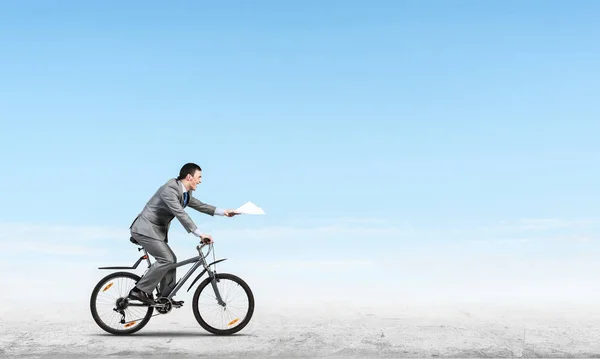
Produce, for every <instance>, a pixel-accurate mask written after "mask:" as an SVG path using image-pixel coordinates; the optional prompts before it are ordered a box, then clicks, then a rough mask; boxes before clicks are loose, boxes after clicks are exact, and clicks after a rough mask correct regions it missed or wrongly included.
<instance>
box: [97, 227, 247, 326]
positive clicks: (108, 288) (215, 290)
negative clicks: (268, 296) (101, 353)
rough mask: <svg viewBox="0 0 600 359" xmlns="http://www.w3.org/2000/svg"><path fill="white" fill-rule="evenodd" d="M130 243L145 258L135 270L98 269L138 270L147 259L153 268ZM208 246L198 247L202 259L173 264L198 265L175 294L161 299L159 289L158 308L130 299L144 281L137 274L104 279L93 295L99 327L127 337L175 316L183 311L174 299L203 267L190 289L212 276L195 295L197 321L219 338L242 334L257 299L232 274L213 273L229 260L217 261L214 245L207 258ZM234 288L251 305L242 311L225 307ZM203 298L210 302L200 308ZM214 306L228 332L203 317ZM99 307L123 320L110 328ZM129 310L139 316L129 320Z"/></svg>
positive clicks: (132, 240)
mask: <svg viewBox="0 0 600 359" xmlns="http://www.w3.org/2000/svg"><path fill="white" fill-rule="evenodd" d="M130 241H131V242H132V243H133V244H135V245H137V246H139V248H138V251H144V255H143V256H141V257H140V258H139V259H138V260H137V261H136V262H135V263H134V265H133V266H131V267H120V266H117V267H98V269H136V268H137V267H138V265H139V264H140V263H141V262H142V261H143V260H144V259H145V260H146V261H147V263H148V267H150V265H152V262H151V261H150V257H149V256H148V252H147V251H146V250H145V249H144V248H143V247H142V246H141V245H140V244H139V243H138V242H137V241H136V240H135V239H134V238H133V237H131V238H130ZM204 246H206V244H202V245H197V246H196V249H197V250H198V256H196V257H192V258H189V259H186V260H184V261H180V262H177V263H174V264H173V267H175V268H177V267H181V266H184V265H187V264H191V263H194V265H193V266H192V267H191V268H190V269H189V270H188V272H187V273H186V274H185V275H184V276H183V277H182V278H180V279H179V280H178V281H177V284H176V285H175V288H174V289H173V290H172V291H171V293H169V295H168V296H166V297H163V296H161V295H160V292H159V288H158V286H157V287H156V288H155V290H156V298H157V299H156V300H155V304H147V303H142V302H138V301H135V300H130V299H128V298H127V296H128V294H129V291H130V290H131V289H132V288H133V286H134V285H135V284H136V283H137V282H138V281H139V280H140V279H141V277H140V276H138V275H136V274H135V273H131V272H127V271H119V272H115V273H111V274H109V275H107V276H105V277H104V278H102V279H101V280H100V281H99V282H98V284H96V286H95V287H94V289H93V290H92V295H91V297H90V310H91V312H92V317H93V318H94V321H95V322H96V324H98V326H99V327H100V328H102V329H103V330H104V331H106V332H108V333H111V334H115V335H127V334H133V333H135V332H137V331H139V330H140V329H142V328H143V327H144V326H146V324H148V322H149V321H150V318H152V317H154V316H157V315H161V314H162V315H165V314H168V313H170V312H171V310H173V308H179V307H180V306H179V305H177V304H176V303H173V300H172V298H173V296H175V294H177V292H178V291H179V289H181V287H183V284H184V283H185V282H186V281H187V280H188V279H189V278H190V277H191V275H192V274H193V273H194V272H195V271H196V270H197V269H198V268H199V267H200V266H202V267H204V269H203V270H202V272H200V274H199V275H198V276H197V277H196V278H195V279H194V281H193V282H192V284H190V286H189V288H188V290H187V291H188V292H189V291H190V289H192V286H193V285H194V284H195V283H196V282H197V281H198V280H199V279H200V278H202V276H203V275H204V273H208V278H206V279H204V281H202V282H201V283H200V284H199V285H198V287H197V288H196V291H195V293H194V297H193V299H192V310H193V313H194V316H195V318H196V321H197V322H198V324H200V326H201V327H202V328H204V329H205V330H206V331H208V332H209V333H212V334H215V335H231V334H234V333H237V332H239V331H240V330H242V329H243V328H244V327H245V326H246V325H247V324H248V323H249V322H250V319H251V318H252V315H253V313H254V295H253V293H252V291H251V289H250V287H249V286H248V284H247V283H246V282H245V281H244V280H242V279H241V278H239V277H238V276H235V275H233V274H229V273H217V272H216V267H215V269H214V270H213V269H211V266H215V264H217V263H219V262H222V261H224V260H226V259H225V258H224V259H219V260H214V250H213V244H210V247H209V250H208V252H207V253H206V255H204V254H203V252H202V248H203V247H204ZM211 251H212V252H213V262H211V263H208V264H207V261H206V257H207V256H208V255H209V253H210V252H211ZM123 279H124V280H125V281H128V282H130V283H129V284H125V285H124V284H122V283H121V280H123ZM225 281H231V282H233V283H232V284H231V285H228V286H224V285H223V283H224V282H225ZM209 284H210V288H212V292H211V291H210V289H209ZM234 285H235V288H236V289H237V288H241V289H242V291H241V292H240V293H241V294H239V295H238V296H242V298H241V299H242V300H245V301H247V304H246V306H243V307H238V306H237V305H232V304H231V303H229V304H227V303H225V301H226V300H228V299H231V297H232V295H230V294H227V293H226V292H225V288H233V287H234ZM115 292H118V293H115ZM153 293H154V291H153ZM104 295H111V296H112V298H111V299H107V298H104ZM203 295H206V296H208V297H209V299H210V301H206V300H205V301H204V302H203V303H202V304H200V300H201V296H203ZM224 298H225V300H224ZM99 299H103V301H101V302H100V303H98V300H99ZM211 302H212V304H215V303H216V305H217V310H215V311H214V312H215V313H213V314H219V313H218V312H219V311H221V315H220V318H221V319H225V322H227V323H226V325H224V328H219V327H216V326H215V324H212V323H211V324H209V321H208V320H207V319H208V318H207V315H206V314H205V315H204V316H203V315H202V313H200V311H201V310H203V309H205V308H206V307H208V306H209V305H210V303H211ZM98 304H107V305H109V306H110V307H112V309H110V310H108V313H109V314H110V315H111V316H114V315H115V313H118V314H117V315H120V319H119V318H118V317H117V321H116V325H115V327H113V326H111V325H109V324H112V323H113V322H114V320H110V321H109V323H106V322H105V321H103V320H101V318H100V313H102V314H104V311H101V310H99V308H98V306H99V305H98ZM144 308H146V309H144ZM237 308H246V309H242V310H241V311H242V312H243V313H241V314H243V315H237V313H235V310H237ZM154 309H156V311H157V312H158V314H154V315H153V312H154ZM232 309H234V310H232ZM128 310H130V311H132V312H136V313H133V318H134V319H129V318H126V315H125V313H126V312H128ZM144 311H145V313H144ZM128 313H129V312H128ZM216 316H217V315H215V317H216ZM130 318H131V317H130ZM113 319H114V317H113ZM213 319H214V318H213ZM217 319H218V318H217Z"/></svg>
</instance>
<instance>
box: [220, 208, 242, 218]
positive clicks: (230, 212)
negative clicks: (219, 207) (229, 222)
mask: <svg viewBox="0 0 600 359" xmlns="http://www.w3.org/2000/svg"><path fill="white" fill-rule="evenodd" d="M238 214H240V213H237V212H236V211H235V209H226V210H225V211H224V212H223V215H225V216H226V217H233V216H236V215H238Z"/></svg>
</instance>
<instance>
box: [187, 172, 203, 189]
mask: <svg viewBox="0 0 600 359" xmlns="http://www.w3.org/2000/svg"><path fill="white" fill-rule="evenodd" d="M188 180H189V181H190V189H191V190H192V191H195V190H196V187H197V186H198V184H200V183H201V182H202V171H196V173H194V176H190V175H188Z"/></svg>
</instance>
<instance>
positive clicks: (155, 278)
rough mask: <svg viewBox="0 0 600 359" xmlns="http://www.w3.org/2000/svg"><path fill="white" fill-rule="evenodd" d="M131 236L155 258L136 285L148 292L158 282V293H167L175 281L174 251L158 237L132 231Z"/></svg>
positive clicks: (173, 286) (164, 294)
mask: <svg viewBox="0 0 600 359" xmlns="http://www.w3.org/2000/svg"><path fill="white" fill-rule="evenodd" d="M131 236H132V237H133V238H134V239H135V240H136V241H138V243H139V244H140V245H141V246H142V247H144V249H145V250H146V251H148V254H150V255H152V256H153V257H154V258H155V259H156V260H155V261H154V263H152V265H151V266H150V268H149V269H148V271H147V272H146V274H144V275H143V276H142V278H141V279H140V280H139V281H138V283H137V285H136V287H138V288H139V289H140V290H142V291H144V292H146V293H148V294H150V293H152V291H153V290H154V288H156V286H157V285H158V283H159V282H160V287H159V291H160V295H161V296H163V297H164V296H167V295H169V293H171V291H172V290H173V289H174V288H175V284H176V282H177V278H176V271H177V269H176V267H174V266H173V264H174V263H176V262H177V257H176V256H175V253H173V251H172V250H171V247H169V245H168V244H167V243H166V242H165V241H162V240H160V239H154V238H150V237H147V236H144V235H142V234H139V233H135V232H132V233H131Z"/></svg>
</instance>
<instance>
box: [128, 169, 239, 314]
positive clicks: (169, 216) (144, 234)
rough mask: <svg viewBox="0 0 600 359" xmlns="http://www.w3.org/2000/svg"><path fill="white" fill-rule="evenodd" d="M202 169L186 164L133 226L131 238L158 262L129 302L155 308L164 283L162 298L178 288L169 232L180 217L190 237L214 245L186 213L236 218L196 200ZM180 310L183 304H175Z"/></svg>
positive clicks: (159, 192)
mask: <svg viewBox="0 0 600 359" xmlns="http://www.w3.org/2000/svg"><path fill="white" fill-rule="evenodd" d="M201 178H202V169H201V168H200V166H198V165H197V164H195V163H186V164H185V165H184V166H183V167H182V168H181V170H180V171H179V176H178V177H177V178H172V179H170V180H169V181H167V182H166V183H165V184H164V185H162V186H161V187H160V188H159V189H158V190H157V191H156V193H155V194H154V195H153V196H152V198H150V200H149V201H148V202H147V203H146V205H145V206H144V209H143V210H142V212H141V213H140V214H139V215H138V216H137V217H136V219H135V220H134V221H133V223H132V224H131V226H130V227H129V228H130V231H131V237H132V239H133V240H134V241H136V242H137V243H138V244H139V245H141V246H142V247H144V249H145V250H146V251H147V252H148V253H149V254H150V255H152V256H153V257H154V258H155V259H156V261H155V262H154V263H153V264H152V265H151V266H150V268H149V269H148V272H146V274H145V275H144V276H142V278H141V279H140V280H139V281H138V282H137V283H136V285H135V286H134V287H133V289H132V290H131V291H130V292H129V296H128V297H129V298H130V299H133V300H139V301H141V302H143V303H147V304H155V302H154V298H153V296H152V291H153V290H154V288H156V286H157V285H158V283H159V282H160V287H159V290H160V296H162V297H166V296H167V295H169V293H170V292H171V291H172V290H173V288H174V287H175V284H176V268H174V267H173V268H171V265H172V264H173V263H176V262H177V257H176V256H175V253H173V251H172V250H171V248H170V247H169V245H168V244H167V243H168V231H169V227H170V224H171V221H172V220H173V218H175V217H177V219H178V220H179V222H181V224H182V225H183V228H185V230H186V231H187V232H188V233H193V234H195V235H196V236H198V237H199V238H200V240H201V241H202V242H203V243H212V242H213V240H212V237H211V236H210V235H208V234H205V233H202V232H201V231H200V229H199V228H198V227H197V226H196V224H194V221H192V219H191V218H190V216H189V215H188V214H187V213H186V212H185V210H184V208H185V207H187V206H189V207H191V208H193V209H195V210H197V211H198V212H201V213H204V214H208V215H210V216H214V215H219V216H227V217H233V216H235V215H236V214H239V213H236V212H235V211H234V210H232V209H228V210H223V209H220V208H217V207H215V206H213V205H210V204H206V203H202V202H201V201H199V200H198V199H196V198H195V197H193V196H192V192H193V191H195V190H196V187H197V186H198V184H199V183H200V182H201ZM173 304H175V305H177V306H181V305H183V301H173Z"/></svg>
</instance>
